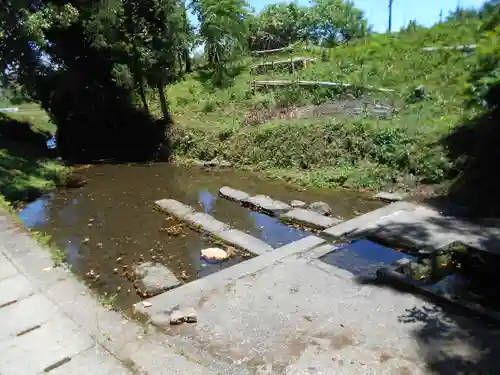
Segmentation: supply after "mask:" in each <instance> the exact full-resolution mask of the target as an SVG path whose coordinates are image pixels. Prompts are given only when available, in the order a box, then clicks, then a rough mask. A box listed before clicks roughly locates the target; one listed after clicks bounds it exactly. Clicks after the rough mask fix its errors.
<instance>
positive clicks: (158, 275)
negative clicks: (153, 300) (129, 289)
mask: <svg viewBox="0 0 500 375" xmlns="http://www.w3.org/2000/svg"><path fill="white" fill-rule="evenodd" d="M134 274H135V277H136V278H137V281H138V288H139V289H140V290H141V291H143V292H145V293H147V294H148V295H149V296H154V295H156V294H160V293H162V292H165V291H167V290H169V289H172V288H175V287H177V286H179V285H180V284H181V282H180V281H179V280H178V279H177V277H175V275H174V274H173V273H172V272H171V271H170V270H169V269H168V268H167V267H165V266H163V265H161V264H158V263H153V262H146V263H141V264H139V265H138V266H137V267H135V269H134Z"/></svg>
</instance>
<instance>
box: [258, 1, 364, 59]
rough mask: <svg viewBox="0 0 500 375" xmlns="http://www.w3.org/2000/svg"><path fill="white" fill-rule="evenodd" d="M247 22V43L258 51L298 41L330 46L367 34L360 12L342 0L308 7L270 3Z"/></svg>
mask: <svg viewBox="0 0 500 375" xmlns="http://www.w3.org/2000/svg"><path fill="white" fill-rule="evenodd" d="M248 22H249V29H250V36H249V43H250V46H251V48H252V49H257V50H261V49H272V48H281V47H285V46H287V45H289V44H291V43H295V42H298V41H306V42H311V43H315V44H321V45H323V46H325V47H331V46H334V45H336V44H339V43H344V42H348V41H350V40H352V39H354V38H359V37H364V36H366V35H368V34H369V33H370V27H369V26H368V23H367V21H366V19H365V17H364V14H363V12H362V11H361V10H359V9H358V8H356V7H355V6H354V5H353V3H352V2H350V1H343V0H317V1H315V2H313V3H311V4H310V6H307V7H305V6H300V5H298V4H297V3H290V4H271V5H269V6H267V7H266V8H265V9H264V10H263V11H262V12H260V13H259V14H258V15H256V16H252V17H251V18H250V19H249V20H248Z"/></svg>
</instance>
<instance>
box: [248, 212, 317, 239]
mask: <svg viewBox="0 0 500 375" xmlns="http://www.w3.org/2000/svg"><path fill="white" fill-rule="evenodd" d="M248 216H249V218H250V219H251V222H252V223H253V225H254V228H256V229H257V230H259V232H260V235H259V238H260V239H261V240H262V241H264V242H267V243H268V244H269V245H271V246H272V247H279V246H283V245H286V244H289V243H291V242H293V241H296V240H300V239H301V238H304V237H306V236H308V235H309V234H310V233H309V232H307V231H305V230H300V229H297V228H294V227H290V226H288V225H285V224H283V223H282V222H281V221H279V220H278V219H277V218H275V217H271V216H268V215H265V214H263V213H260V212H252V211H250V212H249V213H248Z"/></svg>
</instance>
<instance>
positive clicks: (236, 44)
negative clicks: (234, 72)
mask: <svg viewBox="0 0 500 375" xmlns="http://www.w3.org/2000/svg"><path fill="white" fill-rule="evenodd" d="M193 7H194V10H195V12H196V14H197V16H198V20H199V22H200V35H201V37H202V39H203V42H204V44H205V53H206V55H207V59H208V65H209V67H210V68H211V69H212V70H213V72H214V78H215V80H214V83H215V84H217V85H221V84H223V83H224V82H225V81H226V78H227V68H228V64H229V63H230V62H231V61H232V60H234V58H235V57H236V56H237V55H236V53H237V52H239V51H242V50H243V49H244V48H245V43H246V38H247V23H246V22H245V20H246V18H247V16H248V4H247V3H246V2H245V1H244V0H197V1H196V2H195V3H194V4H193Z"/></svg>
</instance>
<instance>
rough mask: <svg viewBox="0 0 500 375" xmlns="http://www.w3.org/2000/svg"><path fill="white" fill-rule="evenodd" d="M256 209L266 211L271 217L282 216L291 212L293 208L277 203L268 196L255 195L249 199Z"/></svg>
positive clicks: (283, 203)
mask: <svg viewBox="0 0 500 375" xmlns="http://www.w3.org/2000/svg"><path fill="white" fill-rule="evenodd" d="M247 202H248V203H250V204H251V205H252V206H254V207H255V208H257V209H259V210H262V211H265V212H267V213H269V214H271V215H280V214H282V213H285V212H286V211H289V210H290V209H291V207H290V206H289V205H288V204H286V203H285V202H281V201H277V200H274V199H272V198H271V197H268V196H267V195H255V196H253V197H250V198H248V199H247Z"/></svg>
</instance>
